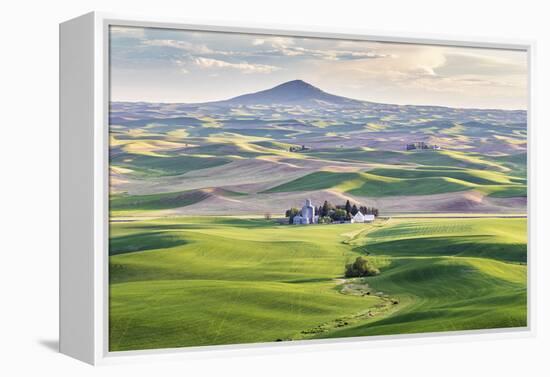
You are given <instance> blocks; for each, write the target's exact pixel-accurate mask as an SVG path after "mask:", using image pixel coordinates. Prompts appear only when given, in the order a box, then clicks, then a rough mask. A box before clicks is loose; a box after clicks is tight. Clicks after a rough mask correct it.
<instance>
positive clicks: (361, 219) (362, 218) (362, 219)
mask: <svg viewBox="0 0 550 377" xmlns="http://www.w3.org/2000/svg"><path fill="white" fill-rule="evenodd" d="M372 221H374V215H371V214H367V215H363V214H362V213H361V212H360V211H359V212H357V213H356V214H355V216H353V217H352V218H351V222H352V223H370V222H372Z"/></svg>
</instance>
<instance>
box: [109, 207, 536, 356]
mask: <svg viewBox="0 0 550 377" xmlns="http://www.w3.org/2000/svg"><path fill="white" fill-rule="evenodd" d="M111 240H112V243H111V245H112V246H111V248H112V254H113V255H111V256H110V329H109V331H110V347H111V351H120V350H130V349H149V348H166V347H182V346H197V345H207V344H208V345H210V344H230V343H249V342H269V341H277V340H292V339H308V338H316V337H320V338H325V337H336V336H338V337H339V336H358V335H374V334H393V333H398V332H399V333H414V332H424V331H439V330H445V331H451V330H464V329H477V328H495V327H516V326H525V324H526V266H525V265H524V263H523V262H524V261H525V257H526V246H525V245H526V221H525V219H494V218H484V219H430V220H427V219H399V220H390V221H384V220H378V221H377V222H375V223H374V224H371V225H368V224H343V225H319V226H308V227H299V226H288V225H277V224H275V223H273V222H271V221H266V220H260V219H250V220H247V219H238V218H229V217H227V218H224V217H179V218H166V219H162V220H160V219H159V220H150V221H134V222H127V223H112V224H111ZM434 240H436V243H434ZM472 242H474V243H478V244H479V246H478V247H474V248H472V247H471V246H472ZM128 245H130V246H131V245H138V246H141V249H136V250H134V251H132V250H129V249H128ZM367 254H368V258H370V259H371V261H373V263H375V265H376V266H378V267H379V268H380V269H381V274H380V275H379V276H376V277H368V278H366V279H365V280H362V279H355V280H354V281H352V282H350V281H344V280H339V279H341V278H342V274H343V271H344V265H345V264H346V263H349V262H350V261H352V260H354V259H355V257H356V256H358V255H367ZM512 262H513V263H512ZM350 284H351V285H350ZM357 286H360V287H362V288H361V289H359V290H358V289H357ZM350 292H351V293H350ZM353 292H362V293H361V294H354V293H353ZM366 292H368V295H366Z"/></svg>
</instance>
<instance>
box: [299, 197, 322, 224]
mask: <svg viewBox="0 0 550 377" xmlns="http://www.w3.org/2000/svg"><path fill="white" fill-rule="evenodd" d="M318 219H319V216H317V215H315V207H314V206H313V205H312V204H311V200H309V199H306V204H305V205H304V206H303V207H302V210H301V211H300V214H299V215H297V216H294V220H293V222H292V223H293V224H294V225H298V224H317V220H318Z"/></svg>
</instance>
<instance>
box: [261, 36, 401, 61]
mask: <svg viewBox="0 0 550 377" xmlns="http://www.w3.org/2000/svg"><path fill="white" fill-rule="evenodd" d="M252 44H253V45H254V46H262V45H263V46H265V45H268V46H270V47H271V49H266V50H263V51H262V54H263V55H270V54H271V55H284V56H289V57H292V56H300V57H304V58H312V59H322V60H332V61H336V60H356V59H357V60H358V59H374V58H386V57H391V55H388V54H383V53H378V52H376V51H375V50H372V49H366V48H365V44H363V45H361V46H360V48H359V49H357V50H355V49H350V48H349V47H350V46H349V45H347V46H346V47H348V48H345V49H339V48H338V49H335V48H334V43H332V46H331V47H332V48H323V47H324V46H326V45H327V43H326V41H322V42H320V41H317V40H310V39H305V38H300V39H298V38H288V37H271V38H269V39H255V40H254V41H253V42H252ZM313 45H317V46H319V45H321V46H319V47H317V48H315V47H313Z"/></svg>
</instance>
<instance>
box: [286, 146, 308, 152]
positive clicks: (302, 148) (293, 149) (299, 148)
mask: <svg viewBox="0 0 550 377" xmlns="http://www.w3.org/2000/svg"><path fill="white" fill-rule="evenodd" d="M307 150H309V148H308V147H306V146H305V145H301V146H296V145H291V146H290V148H288V151H289V152H300V151H307Z"/></svg>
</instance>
